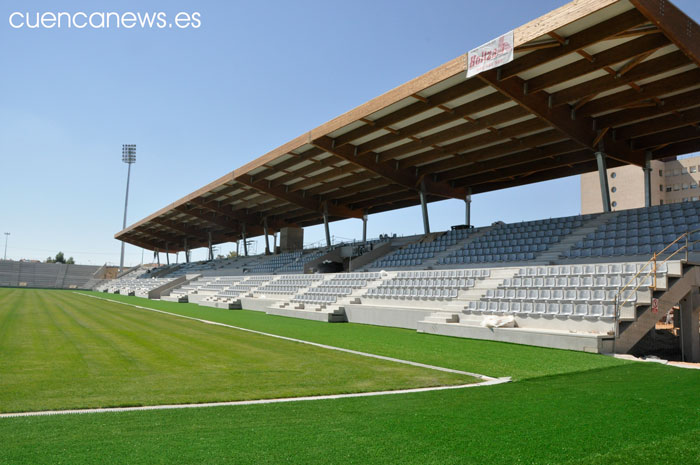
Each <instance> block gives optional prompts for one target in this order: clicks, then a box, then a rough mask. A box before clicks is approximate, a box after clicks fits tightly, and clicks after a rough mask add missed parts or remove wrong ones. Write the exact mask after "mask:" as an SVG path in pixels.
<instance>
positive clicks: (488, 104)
mask: <svg viewBox="0 0 700 465" xmlns="http://www.w3.org/2000/svg"><path fill="white" fill-rule="evenodd" d="M507 102H508V99H507V98H506V97H505V96H503V95H501V94H499V93H498V92H494V93H491V94H489V95H486V96H484V97H481V98H479V99H476V100H473V101H471V102H467V103H465V104H463V105H460V106H458V107H454V108H452V111H451V112H444V113H440V114H438V115H435V116H431V117H429V118H426V119H424V120H421V121H418V122H416V123H413V124H410V125H408V126H406V127H403V128H401V129H396V130H394V132H390V133H389V134H384V135H383V136H380V137H377V138H376V139H372V140H370V141H368V142H365V143H363V144H360V145H358V146H357V152H358V154H363V153H367V152H370V151H374V150H376V149H378V148H380V147H384V146H386V145H389V144H394V143H396V142H399V141H401V140H404V139H407V138H411V137H412V136H414V135H416V134H420V133H423V132H425V131H429V130H431V129H435V128H438V127H440V126H443V125H445V124H448V123H451V122H453V121H457V120H460V119H467V118H469V115H473V114H475V113H479V112H481V111H484V110H488V109H489V108H493V107H495V106H497V105H502V104H504V103H507ZM417 139H419V140H422V138H417ZM406 145H409V144H404V145H400V146H398V147H396V148H392V149H389V150H385V151H383V152H380V154H379V161H388V160H390V159H393V158H395V157H397V156H399V155H401V154H402V153H408V152H410V151H411V150H408V151H406V150H405V146H406Z"/></svg>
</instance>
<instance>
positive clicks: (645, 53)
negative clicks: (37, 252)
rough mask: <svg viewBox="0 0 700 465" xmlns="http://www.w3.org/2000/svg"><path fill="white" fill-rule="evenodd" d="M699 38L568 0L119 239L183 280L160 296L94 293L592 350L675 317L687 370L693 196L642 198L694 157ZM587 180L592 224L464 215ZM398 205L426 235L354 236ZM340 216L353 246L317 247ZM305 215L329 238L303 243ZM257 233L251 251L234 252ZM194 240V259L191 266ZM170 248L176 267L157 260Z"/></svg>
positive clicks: (694, 248) (668, 17)
mask: <svg viewBox="0 0 700 465" xmlns="http://www.w3.org/2000/svg"><path fill="white" fill-rule="evenodd" d="M697 28H698V26H697V24H696V23H695V22H694V21H693V20H692V19H690V18H689V17H687V16H686V15H685V14H684V13H683V12H681V11H680V10H678V9H677V8H675V7H674V6H673V5H672V4H670V3H668V2H658V1H653V0H602V1H598V2H573V3H571V4H569V5H566V6H564V7H562V8H560V9H558V10H555V11H553V12H551V13H549V14H547V15H545V16H544V17H542V18H540V19H538V20H536V21H533V22H531V23H528V24H526V25H524V26H521V27H519V28H517V29H515V30H513V31H511V32H509V33H507V34H504V35H502V36H500V37H499V38H497V39H495V41H494V43H493V44H495V45H493V48H492V49H489V48H488V47H489V45H488V44H487V45H485V46H483V47H480V48H477V49H474V50H472V51H471V52H469V53H468V54H466V55H464V56H460V57H457V58H456V59H454V60H452V61H450V62H448V63H446V64H444V65H442V66H440V67H438V68H436V69H433V70H432V71H430V72H428V73H426V74H424V75H423V76H420V77H418V78H416V79H414V80H412V81H410V82H408V83H406V84H404V85H401V86H399V87H397V88H395V89H393V90H391V91H389V92H387V93H385V94H383V95H381V96H379V97H377V98H375V99H373V100H371V101H369V102H367V103H365V104H364V105H361V106H359V107H357V108H355V109H353V110H351V111H349V112H348V113H345V114H343V115H341V116H339V117H337V118H335V119H333V120H331V121H330V122H328V123H326V124H323V125H321V126H320V127H317V128H315V129H312V130H310V131H309V132H308V133H305V134H304V135H302V136H300V137H298V138H296V139H294V140H292V141H290V142H288V143H286V144H284V145H282V146H281V147H279V148H277V149H275V150H273V151H271V152H270V153H267V154H265V155H263V156H262V157H260V158H257V159H255V160H252V161H251V162H250V163H248V164H246V165H244V166H243V167H241V168H239V169H237V170H234V171H232V172H230V173H228V174H226V175H224V176H222V177H221V178H219V179H217V180H216V181H214V182H212V183H210V184H208V185H206V186H204V187H202V188H201V189H199V190H197V191H195V192H193V193H191V194H190V195H187V196H186V197H184V198H182V199H180V200H177V201H175V202H174V203H172V204H171V205H168V206H167V207H165V208H163V209H161V210H159V211H157V212H155V213H154V214H152V215H150V216H148V217H146V218H144V219H142V220H140V221H138V222H137V223H135V224H133V225H131V226H129V227H127V228H126V229H124V230H123V231H120V232H119V233H117V234H116V236H115V237H116V238H117V239H118V240H121V241H125V242H128V243H130V244H133V245H136V246H139V247H143V248H145V249H148V250H152V251H154V253H155V254H156V255H157V256H158V257H159V256H160V255H159V254H160V253H165V254H166V260H167V262H168V267H167V268H166V270H170V273H166V274H165V275H164V274H162V272H161V273H159V275H160V276H161V277H162V278H167V277H168V276H169V277H170V278H169V279H173V278H176V279H177V280H179V281H180V282H179V284H180V287H179V288H177V289H172V290H167V291H164V292H162V293H160V294H161V295H160V296H159V295H158V294H159V292H153V291H154V289H156V290H157V289H159V286H158V285H157V284H158V283H151V284H150V285H149V286H146V287H134V281H133V280H128V276H127V277H123V278H121V280H120V281H117V282H114V283H110V285H109V286H103V288H102V289H103V290H108V291H116V289H117V288H120V289H123V290H124V291H126V292H128V293H135V292H141V293H149V294H150V295H151V296H152V297H155V298H159V297H162V298H169V299H174V300H177V301H185V300H189V301H196V302H199V303H200V304H203V305H213V306H223V307H226V308H241V306H242V307H243V308H246V309H254V310H261V311H266V312H268V313H273V314H279V315H287V316H294V317H299V318H310V319H320V320H323V321H356V322H362V323H371V324H384V325H389V326H398V327H410V328H415V329H417V330H419V331H423V332H433V333H438V334H449V335H453V336H463V337H475V338H487V339H496V340H507V341H511V342H519V343H524V344H534V345H543V346H549V347H561V348H571V349H576V350H590V351H595V352H611V351H617V352H627V351H630V350H632V349H633V347H634V346H635V344H636V343H637V342H639V341H640V340H641V339H642V338H643V337H644V335H645V334H646V333H648V332H649V330H650V329H651V328H653V327H654V324H655V322H656V321H657V320H658V319H659V318H661V317H662V316H663V315H665V314H666V313H667V312H668V311H670V310H671V309H672V308H673V307H677V309H676V313H677V314H679V315H680V316H681V317H680V318H677V321H678V322H681V321H683V324H680V323H678V324H679V326H681V333H682V334H684V335H686V337H685V338H684V341H685V342H684V344H685V345H686V347H684V350H685V351H686V352H687V353H688V354H687V358H688V359H692V360H695V361H698V360H700V347H699V346H700V344H699V343H698V311H697V309H694V308H692V305H691V304H690V303H688V302H692V298H690V297H691V296H693V295H696V294H697V292H698V284H699V283H700V281H698V280H699V279H700V278H699V277H698V268H697V267H696V265H695V264H696V263H698V261H697V259H698V256H699V252H700V247H699V246H698V244H697V242H696V241H697V240H698V239H700V235H699V234H698V232H697V230H698V228H700V221H699V220H698V209H699V208H700V204H698V203H697V202H685V203H681V204H671V205H653V206H652V200H651V198H652V194H651V193H652V191H653V188H652V185H651V171H652V163H654V162H655V161H656V160H668V159H670V158H674V157H678V156H681V155H685V154H689V153H693V152H696V151H697V150H699V149H700V133H698V130H697V123H698V122H699V121H700V116H698V115H700V113H699V112H698V109H700V87H699V86H700V84H698V83H700V68H699V67H698V65H700V42H698V41H697V40H696V38H695V37H696V36H695V35H693V34H697V30H698V29H697ZM494 57H495V58H494ZM620 166H635V167H637V168H636V169H638V170H639V171H640V172H641V173H643V176H642V177H641V182H642V183H643V189H644V192H645V206H644V207H643V208H640V209H636V210H626V211H613V209H612V208H611V200H610V188H609V171H608V170H609V169H611V168H615V167H620ZM590 172H597V173H598V177H599V180H600V183H599V185H600V200H601V206H602V213H600V214H587V215H581V216H574V217H568V218H548V216H549V215H547V212H546V211H543V212H542V217H543V219H542V220H538V221H530V222H523V223H517V224H503V223H500V222H499V223H495V224H493V225H490V226H480V227H474V226H473V225H472V224H471V221H470V208H471V196H472V195H474V194H478V193H484V192H490V191H494V190H499V189H504V188H508V187H514V186H521V185H525V184H530V183H536V182H541V181H546V180H550V179H556V178H561V177H565V176H572V175H580V174H584V173H590ZM443 199H462V200H464V202H465V220H464V222H463V223H462V224H458V225H455V226H454V227H453V229H452V230H450V231H443V232H432V231H431V229H430V218H429V208H428V207H429V205H430V203H431V202H435V201H439V200H443ZM413 205H420V207H421V218H420V219H418V218H416V220H417V221H416V223H417V225H418V224H422V229H423V234H421V235H418V236H414V237H409V238H406V237H403V238H389V237H385V238H383V239H384V240H379V241H374V242H370V241H368V240H367V237H366V225H367V221H368V219H369V217H370V216H371V215H372V214H374V213H379V212H384V211H388V210H395V209H400V208H404V207H408V206H413ZM348 218H356V219H358V220H361V221H362V222H363V237H362V238H361V239H360V240H358V241H357V243H356V244H349V245H345V246H335V247H332V246H331V240H330V227H331V226H330V224H331V223H332V222H333V221H336V220H341V219H348ZM544 218H546V219H544ZM316 224H323V225H324V228H325V235H326V247H325V248H320V249H316V250H303V247H302V243H303V228H304V227H306V226H311V225H316ZM272 232H279V236H280V243H279V245H275V247H273V248H272V249H271V248H270V245H269V239H268V236H269V234H271V233H272ZM253 236H264V239H265V253H264V254H263V255H260V256H254V257H252V256H251V257H249V256H248V253H247V249H246V248H245V244H246V239H247V238H249V237H253ZM240 239H242V240H243V243H244V251H243V252H244V253H243V257H241V258H239V259H235V260H228V261H215V260H213V258H214V257H213V246H214V245H215V244H219V243H223V242H228V241H235V240H240ZM197 247H208V248H209V258H210V260H209V261H207V262H205V263H199V264H192V263H189V251H190V250H191V249H192V248H197ZM178 252H184V254H185V257H186V258H185V262H186V263H185V264H181V265H177V266H173V265H170V263H169V262H170V258H169V256H170V254H171V253H178ZM308 273H316V274H312V275H311V276H307V275H306V274H308ZM159 283H160V281H159ZM171 284H172V283H165V284H163V283H160V286H165V289H169V286H170V285H171ZM147 288H148V289H147ZM119 292H121V291H119Z"/></svg>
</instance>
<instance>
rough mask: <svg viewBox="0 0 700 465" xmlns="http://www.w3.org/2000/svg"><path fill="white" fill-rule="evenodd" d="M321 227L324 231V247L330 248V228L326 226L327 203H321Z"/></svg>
mask: <svg viewBox="0 0 700 465" xmlns="http://www.w3.org/2000/svg"><path fill="white" fill-rule="evenodd" d="M323 229H324V230H325V231H326V247H328V248H329V249H330V248H331V230H330V228H329V227H328V204H327V203H324V204H323Z"/></svg>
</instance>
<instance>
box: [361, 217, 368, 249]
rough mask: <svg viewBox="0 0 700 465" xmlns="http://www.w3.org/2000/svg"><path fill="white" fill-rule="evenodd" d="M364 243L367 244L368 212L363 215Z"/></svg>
mask: <svg viewBox="0 0 700 465" xmlns="http://www.w3.org/2000/svg"><path fill="white" fill-rule="evenodd" d="M362 243H363V244H366V243H367V210H365V211H364V213H363V214H362Z"/></svg>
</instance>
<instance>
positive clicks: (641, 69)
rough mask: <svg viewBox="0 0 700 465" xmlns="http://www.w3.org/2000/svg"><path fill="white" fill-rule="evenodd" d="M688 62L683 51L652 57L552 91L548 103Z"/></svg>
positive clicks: (566, 100)
mask: <svg viewBox="0 0 700 465" xmlns="http://www.w3.org/2000/svg"><path fill="white" fill-rule="evenodd" d="M688 63H689V60H688V57H686V56H685V55H684V54H683V52H681V51H677V52H671V53H667V54H666V55H663V56H661V57H659V58H654V59H651V60H648V61H645V62H644V63H640V64H639V65H637V67H636V68H634V69H633V70H631V71H629V72H628V73H626V74H624V75H621V76H620V75H612V74H608V75H606V76H601V77H599V78H595V79H592V80H590V81H586V82H583V83H581V84H578V85H575V86H571V87H569V88H567V89H563V90H560V91H558V92H553V93H552V94H549V95H550V104H551V105H552V106H555V107H556V106H559V105H564V104H566V103H569V102H573V101H576V100H579V99H582V98H585V97H588V96H589V95H595V94H599V93H601V92H605V91H607V90H611V89H615V88H617V87H620V86H622V85H624V84H630V83H634V82H635V81H639V80H642V79H647V78H650V77H653V76H656V75H658V74H661V73H665V72H667V71H672V70H674V69H677V68H680V67H682V66H685V65H687V64H688Z"/></svg>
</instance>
